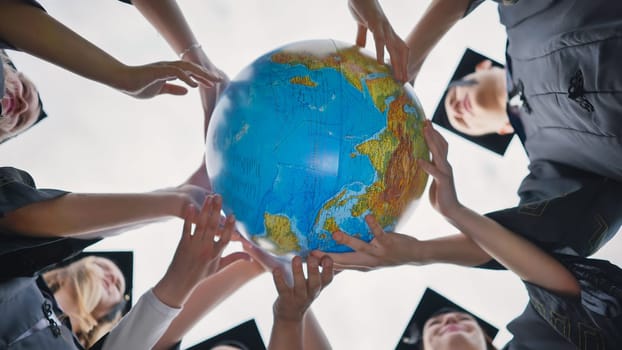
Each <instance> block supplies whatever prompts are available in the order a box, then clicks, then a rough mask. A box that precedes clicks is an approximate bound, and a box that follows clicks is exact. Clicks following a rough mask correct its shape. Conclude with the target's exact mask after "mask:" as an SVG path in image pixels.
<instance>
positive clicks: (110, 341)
mask: <svg viewBox="0 0 622 350" xmlns="http://www.w3.org/2000/svg"><path fill="white" fill-rule="evenodd" d="M180 311H181V308H173V307H170V306H168V305H166V304H164V303H163V302H162V301H160V300H159V299H158V298H157V297H156V296H155V294H153V290H149V291H148V292H147V293H145V294H143V296H141V297H140V299H139V300H138V302H137V303H136V305H134V307H132V309H131V310H130V312H128V313H127V315H125V316H124V317H123V318H122V319H121V321H120V322H119V323H118V324H117V326H116V327H115V328H113V329H112V331H110V334H108V337H107V338H106V341H105V342H104V344H103V347H102V349H103V350H113V349H135V350H141V349H145V350H149V349H151V348H153V346H154V345H155V344H156V343H157V342H158V340H159V339H160V337H162V335H163V334H164V332H165V331H166V330H167V329H168V327H169V325H170V324H171V322H172V321H173V319H174V318H175V317H176V316H177V315H178V314H179V312H180Z"/></svg>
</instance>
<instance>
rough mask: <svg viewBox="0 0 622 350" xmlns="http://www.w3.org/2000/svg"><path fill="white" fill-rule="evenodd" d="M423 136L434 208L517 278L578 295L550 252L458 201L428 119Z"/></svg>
mask: <svg viewBox="0 0 622 350" xmlns="http://www.w3.org/2000/svg"><path fill="white" fill-rule="evenodd" d="M424 136H425V139H426V142H427V144H428V146H429V147H430V152H431V153H432V162H427V161H424V160H420V165H421V166H422V167H423V169H424V170H426V171H427V172H428V173H429V174H430V175H431V176H432V177H433V178H434V180H433V181H432V185H431V186H430V190H429V191H430V202H431V203H432V205H433V206H434V208H435V209H436V210H437V211H439V212H440V213H441V214H442V215H443V216H445V218H447V220H448V221H449V222H450V223H451V224H452V225H454V226H455V227H456V228H458V229H459V230H460V231H462V232H463V233H464V234H465V235H467V236H469V237H470V238H471V239H472V240H473V241H474V242H475V243H477V244H478V245H479V246H480V247H481V248H482V249H483V250H485V251H486V252H487V253H488V254H489V255H490V256H491V257H493V258H494V259H495V260H497V261H498V262H499V263H501V264H502V265H503V266H505V267H506V268H507V269H509V270H512V271H513V272H514V273H516V274H517V275H518V276H519V277H520V278H521V279H523V280H525V281H528V282H531V283H534V284H537V285H539V286H541V287H543V288H546V289H549V290H551V291H553V292H558V293H562V294H568V295H578V294H579V293H580V288H579V283H578V282H577V280H576V278H575V277H574V276H573V275H572V274H571V273H570V271H568V270H567V269H566V268H565V267H564V266H563V265H562V264H561V263H559V262H558V261H557V260H555V259H554V258H553V257H552V256H551V255H549V254H547V253H546V252H544V251H543V250H541V249H540V248H538V247H537V246H535V245H534V244H533V243H531V242H529V241H527V240H526V239H524V238H522V237H521V236H519V235H517V234H515V233H514V232H511V231H509V230H507V229H506V228H505V227H503V226H501V225H499V224H498V223H497V222H495V221H494V220H492V219H489V218H487V217H485V216H483V215H480V214H478V213H476V212H474V211H473V210H471V209H469V208H467V207H465V206H463V205H462V204H461V203H460V202H459V201H458V198H457V196H456V191H455V187H454V181H453V172H452V169H451V165H450V164H449V162H447V151H448V146H447V141H445V139H444V138H443V137H442V136H441V134H440V133H438V132H437V131H436V130H434V129H433V127H432V125H431V123H429V122H428V123H427V124H426V126H425V127H424Z"/></svg>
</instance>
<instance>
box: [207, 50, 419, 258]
mask: <svg viewBox="0 0 622 350" xmlns="http://www.w3.org/2000/svg"><path fill="white" fill-rule="evenodd" d="M409 86H410V85H404V84H401V83H398V82H397V81H396V80H394V78H393V77H392V74H391V71H390V68H389V67H388V66H386V65H383V64H379V63H377V61H376V59H375V58H374V57H372V56H371V55H370V53H368V52H366V51H364V50H362V49H360V48H358V47H356V46H352V45H349V44H346V43H342V42H338V41H335V40H312V41H302V42H296V43H292V44H289V45H286V46H283V47H281V48H278V49H276V50H274V51H272V52H269V53H267V54H265V55H263V56H261V57H259V58H258V59H257V60H255V61H254V62H253V63H251V64H250V65H249V66H248V67H246V68H245V69H243V70H242V71H241V72H240V73H239V74H238V75H237V76H236V77H235V78H234V79H233V80H232V81H231V84H230V85H229V86H228V88H227V89H226V90H225V91H224V92H223V94H222V95H221V97H220V99H219V101H218V102H217V104H216V107H215V109H214V112H213V115H212V118H211V120H210V123H209V126H208V132H207V135H206V164H207V171H208V174H209V175H210V177H211V179H212V186H213V189H214V191H215V192H217V193H220V194H221V195H222V198H223V210H224V211H225V213H227V214H228V213H231V212H233V213H234V214H235V217H236V219H237V223H236V225H237V229H238V230H239V231H240V232H241V233H242V234H243V235H244V236H245V237H246V238H248V239H249V240H251V241H252V242H254V244H256V245H257V246H259V247H261V248H262V249H265V250H267V251H268V252H270V253H271V254H273V255H276V256H279V257H284V258H287V257H290V258H291V257H293V256H294V255H300V256H303V257H305V256H306V255H307V254H308V253H309V252H310V251H311V250H315V249H318V250H322V251H326V252H346V251H351V249H350V248H349V247H347V246H344V245H340V244H338V243H337V242H335V241H334V240H333V239H332V235H331V233H332V232H334V231H336V230H341V231H343V232H345V233H347V234H350V235H353V236H355V237H357V238H359V239H362V240H365V241H370V240H371V239H372V238H373V235H372V234H371V232H370V230H369V228H368V227H367V225H366V223H365V221H364V218H365V216H366V215H368V214H373V215H374V216H375V218H376V219H377V220H378V222H379V223H380V225H381V226H382V227H383V228H384V229H385V230H393V229H394V228H395V226H396V224H397V222H398V221H399V219H400V218H401V217H402V216H403V215H405V214H406V213H408V212H410V211H411V210H413V208H414V207H416V203H417V202H418V200H419V198H420V197H421V195H422V193H423V191H424V189H425V185H426V182H427V174H426V173H425V172H424V171H423V169H421V168H419V167H418V166H417V162H416V160H417V159H418V158H423V159H429V152H428V148H427V145H426V144H425V141H424V139H423V134H422V128H423V122H424V120H425V116H424V113H423V110H422V108H421V104H420V103H419V101H418V99H417V97H416V96H415V94H414V92H413V90H412V88H409Z"/></svg>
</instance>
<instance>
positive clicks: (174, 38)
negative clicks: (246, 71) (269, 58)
mask: <svg viewBox="0 0 622 350" xmlns="http://www.w3.org/2000/svg"><path fill="white" fill-rule="evenodd" d="M132 3H133V4H134V6H135V7H136V8H137V9H138V11H140V13H141V14H142V15H143V16H144V17H145V18H146V19H147V20H148V21H149V22H150V23H151V24H152V25H153V27H154V28H155V29H156V30H157V31H158V33H160V35H162V37H163V38H164V39H165V40H166V42H167V43H168V44H169V46H170V47H171V48H172V49H173V51H175V53H176V54H177V55H178V56H179V57H180V58H181V59H183V60H185V61H188V62H192V63H195V64H197V65H199V66H202V67H203V68H204V69H205V70H206V71H208V72H210V73H211V74H213V75H217V76H220V77H221V78H222V80H221V81H220V82H219V83H218V84H214V85H213V86H208V87H202V88H201V100H202V102H203V110H204V114H205V118H206V121H205V128H207V122H208V121H209V116H211V114H212V110H213V108H214V105H215V102H216V99H217V98H218V96H220V93H221V92H222V90H224V88H226V87H227V85H228V81H229V80H228V78H227V76H226V74H224V73H223V72H222V71H221V70H220V69H218V68H217V67H216V66H215V65H214V64H213V63H212V62H211V61H210V59H209V58H208V57H207V55H206V54H205V51H204V50H203V47H202V45H201V43H200V42H199V41H197V39H196V37H195V35H194V33H193V32H192V29H191V28H190V26H189V25H188V22H187V21H186V19H185V17H184V15H183V13H182V11H181V9H180V8H179V6H178V5H177V1H175V0H159V1H153V0H133V1H132Z"/></svg>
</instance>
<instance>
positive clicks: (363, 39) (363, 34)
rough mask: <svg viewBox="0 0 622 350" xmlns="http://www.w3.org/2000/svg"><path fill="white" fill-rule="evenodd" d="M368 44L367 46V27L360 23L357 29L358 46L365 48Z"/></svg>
mask: <svg viewBox="0 0 622 350" xmlns="http://www.w3.org/2000/svg"><path fill="white" fill-rule="evenodd" d="M366 44H367V27H365V26H364V25H362V24H360V23H359V24H358V26H357V29H356V46H358V47H365V45H366Z"/></svg>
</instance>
